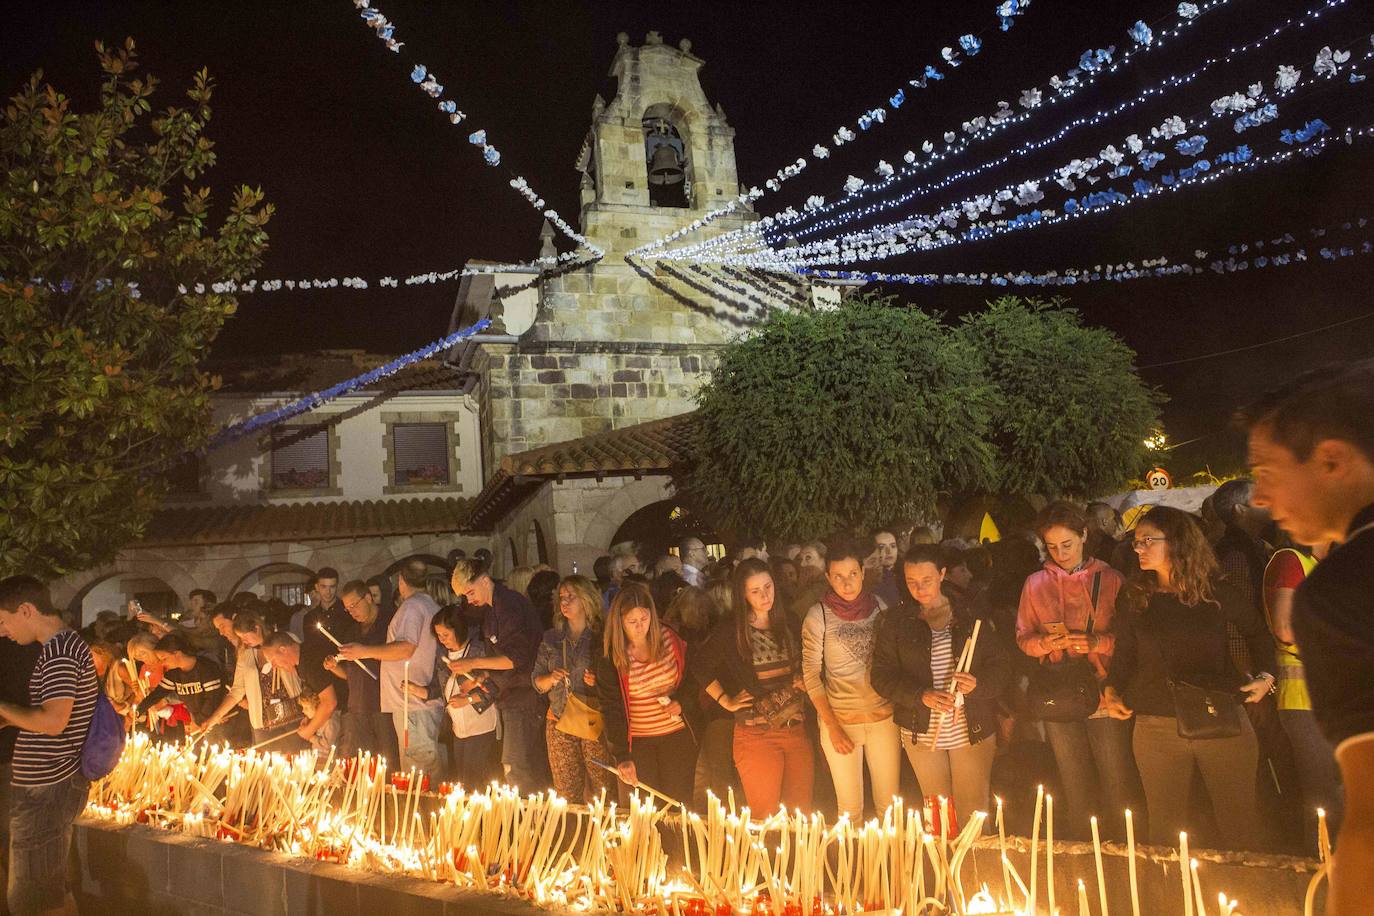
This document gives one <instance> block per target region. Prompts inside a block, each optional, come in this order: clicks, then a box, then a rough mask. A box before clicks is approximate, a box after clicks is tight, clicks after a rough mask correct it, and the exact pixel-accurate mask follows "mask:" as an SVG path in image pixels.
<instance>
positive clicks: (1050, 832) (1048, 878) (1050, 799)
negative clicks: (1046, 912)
mask: <svg viewBox="0 0 1374 916" xmlns="http://www.w3.org/2000/svg"><path fill="white" fill-rule="evenodd" d="M1045 896H1046V898H1048V900H1049V904H1050V916H1054V796H1053V795H1046V796H1045Z"/></svg>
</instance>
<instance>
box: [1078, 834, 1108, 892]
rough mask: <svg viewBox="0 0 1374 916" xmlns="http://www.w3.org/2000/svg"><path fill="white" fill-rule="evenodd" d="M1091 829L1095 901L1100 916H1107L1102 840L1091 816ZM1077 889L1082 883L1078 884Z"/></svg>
mask: <svg viewBox="0 0 1374 916" xmlns="http://www.w3.org/2000/svg"><path fill="white" fill-rule="evenodd" d="M1089 823H1091V824H1092V828H1093V859H1094V860H1096V863H1097V901H1098V904H1099V905H1100V906H1101V907H1102V916H1107V881H1106V879H1105V878H1104V877H1103V876H1102V840H1101V838H1100V837H1099V836H1098V834H1097V816H1096V815H1093V817H1092V819H1091V820H1090V821H1089ZM1078 885H1079V887H1082V886H1083V882H1082V881H1079V882H1078Z"/></svg>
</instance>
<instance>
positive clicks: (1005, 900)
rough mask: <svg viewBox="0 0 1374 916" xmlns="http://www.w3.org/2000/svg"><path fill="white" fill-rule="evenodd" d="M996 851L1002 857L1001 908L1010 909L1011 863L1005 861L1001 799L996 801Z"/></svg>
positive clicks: (1004, 829) (1005, 831)
mask: <svg viewBox="0 0 1374 916" xmlns="http://www.w3.org/2000/svg"><path fill="white" fill-rule="evenodd" d="M997 851H998V852H999V853H1001V855H1002V893H1003V895H1004V896H1003V897H1002V908H1003V909H1010V908H1011V905H1012V899H1011V863H1009V862H1008V861H1007V830H1006V825H1005V824H1004V823H1003V822H1002V799H1001V798H998V799H997Z"/></svg>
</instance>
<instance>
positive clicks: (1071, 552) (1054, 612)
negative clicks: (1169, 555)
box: [1016, 502, 1140, 839]
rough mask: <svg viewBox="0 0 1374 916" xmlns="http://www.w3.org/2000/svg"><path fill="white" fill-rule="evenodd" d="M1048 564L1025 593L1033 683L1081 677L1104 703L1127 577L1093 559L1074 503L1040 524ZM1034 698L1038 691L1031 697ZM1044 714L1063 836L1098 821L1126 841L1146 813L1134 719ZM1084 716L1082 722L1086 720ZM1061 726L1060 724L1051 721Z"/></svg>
mask: <svg viewBox="0 0 1374 916" xmlns="http://www.w3.org/2000/svg"><path fill="white" fill-rule="evenodd" d="M1035 531H1036V534H1038V535H1039V536H1040V540H1041V541H1043V542H1044V544H1045V550H1046V552H1047V553H1049V556H1050V558H1049V560H1048V561H1046V562H1045V564H1044V568H1043V569H1041V570H1039V571H1038V572H1035V573H1033V574H1031V576H1030V577H1029V578H1027V579H1026V582H1025V585H1023V586H1022V588H1021V602H1020V606H1019V607H1018V609H1017V612H1016V644H1017V645H1018V646H1019V647H1020V649H1021V651H1022V652H1024V653H1025V654H1026V655H1027V656H1029V657H1030V658H1032V659H1034V660H1036V661H1037V662H1038V667H1037V668H1036V670H1035V671H1034V673H1033V674H1032V679H1033V680H1034V679H1035V678H1040V679H1042V680H1041V683H1049V682H1051V681H1052V680H1053V679H1055V678H1061V679H1062V678H1065V676H1066V675H1073V674H1076V673H1078V672H1087V673H1090V674H1091V676H1092V680H1091V681H1087V677H1086V674H1084V675H1083V680H1084V681H1087V682H1088V683H1091V684H1092V686H1093V690H1092V698H1093V700H1092V702H1093V703H1094V704H1096V703H1097V702H1098V699H1099V698H1100V687H1099V686H1098V685H1100V684H1101V682H1102V681H1104V680H1106V677H1107V672H1108V670H1110V668H1111V664H1112V656H1113V653H1114V652H1115V649H1116V632H1115V626H1114V620H1113V618H1114V617H1115V616H1116V597H1117V594H1118V593H1119V592H1120V591H1121V586H1122V581H1123V580H1122V578H1121V574H1120V573H1118V572H1117V571H1116V570H1114V569H1112V568H1111V567H1110V566H1108V565H1107V564H1106V563H1104V562H1102V561H1101V560H1099V559H1096V558H1094V557H1092V556H1089V555H1088V553H1087V545H1088V540H1089V536H1088V518H1087V515H1086V514H1085V513H1084V512H1083V511H1082V510H1081V509H1079V508H1078V507H1077V506H1075V505H1073V504H1072V503H1066V502H1055V503H1050V504H1049V505H1048V506H1046V507H1045V508H1044V510H1042V511H1041V513H1040V515H1039V517H1038V518H1036V521H1035ZM1031 693H1032V695H1035V694H1037V693H1039V691H1036V690H1032V691H1031ZM1049 708H1050V707H1048V706H1046V707H1045V710H1036V712H1037V714H1039V713H1045V714H1044V715H1043V717H1042V718H1043V721H1042V724H1043V725H1044V727H1045V736H1046V737H1047V738H1048V739H1049V743H1050V748H1051V749H1052V750H1053V751H1054V759H1055V762H1056V763H1057V764H1058V766H1059V776H1060V782H1061V784H1062V785H1061V788H1062V791H1063V794H1064V800H1065V802H1066V804H1065V812H1066V813H1067V815H1068V823H1067V824H1066V825H1065V827H1066V828H1067V829H1066V830H1065V835H1066V836H1067V837H1069V838H1083V837H1084V836H1085V835H1086V834H1087V831H1088V819H1089V818H1090V817H1091V816H1092V815H1094V814H1096V815H1098V818H1099V819H1100V820H1101V821H1102V823H1103V827H1104V828H1105V829H1104V831H1103V832H1104V833H1106V834H1107V835H1108V836H1110V837H1112V838H1113V839H1124V837H1125V817H1124V815H1123V812H1124V811H1125V810H1126V809H1127V808H1139V807H1140V776H1139V775H1138V774H1137V773H1136V767H1135V758H1134V756H1132V753H1131V725H1132V723H1131V720H1130V719H1129V718H1126V719H1118V718H1113V717H1112V716H1110V715H1108V713H1107V710H1106V708H1105V707H1102V706H1101V705H1098V706H1097V708H1096V709H1083V710H1080V711H1078V712H1077V713H1076V715H1075V716H1074V717H1073V718H1071V719H1067V720H1066V716H1065V715H1064V714H1062V713H1060V714H1049V713H1047V712H1046V710H1048V709H1049ZM1080 716H1081V718H1080ZM1052 719H1060V720H1061V721H1052Z"/></svg>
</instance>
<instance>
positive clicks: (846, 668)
mask: <svg viewBox="0 0 1374 916" xmlns="http://www.w3.org/2000/svg"><path fill="white" fill-rule="evenodd" d="M870 552H871V548H870V547H869V546H868V545H864V546H863V547H859V546H857V545H855V544H852V543H849V542H845V541H840V542H836V543H835V544H834V545H832V546H831V547H830V548H829V549H828V550H827V552H826V559H825V575H826V579H827V581H828V582H829V584H830V589H829V591H827V592H826V593H825V595H823V596H822V597H821V600H820V601H819V602H817V603H816V604H815V605H814V606H813V607H812V608H811V609H810V610H809V611H807V612H806V619H805V620H804V621H803V622H802V679H803V682H804V683H805V685H806V692H807V695H808V696H809V697H810V698H811V703H812V704H813V705H814V706H815V707H816V716H817V718H818V719H819V725H820V732H821V750H822V751H823V752H824V753H825V759H826V762H827V763H828V764H829V765H830V778H831V779H832V780H833V782H834V784H835V799H836V802H837V804H838V805H839V810H840V811H841V813H845V814H848V815H849V817H850V819H851V820H854V821H858V820H861V819H862V817H863V809H864V773H863V769H864V763H865V762H867V764H868V774H869V776H870V778H871V779H872V782H873V802H874V807H875V808H876V809H877V810H878V811H880V812H881V811H883V810H884V809H886V808H887V806H888V805H889V804H891V803H892V799H893V797H894V796H895V795H896V794H897V790H898V787H899V782H900V778H901V763H900V754H901V747H902V739H901V735H900V733H899V731H898V729H897V724H896V723H895V722H893V720H892V703H891V702H890V701H889V700H888V699H887V698H886V697H884V696H883V695H881V694H880V693H878V692H877V691H875V690H874V689H873V684H872V682H871V680H870V677H869V669H870V666H871V664H872V660H873V647H874V645H875V644H876V642H877V632H878V623H879V621H880V620H881V618H882V615H883V612H884V610H885V608H886V606H885V605H884V604H883V602H882V599H881V598H879V597H877V596H876V595H873V594H872V593H870V592H866V591H864V567H863V562H864V558H865V557H867V556H868V554H869V553H870Z"/></svg>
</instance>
